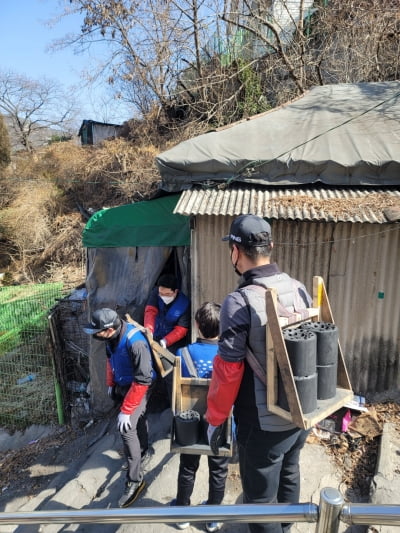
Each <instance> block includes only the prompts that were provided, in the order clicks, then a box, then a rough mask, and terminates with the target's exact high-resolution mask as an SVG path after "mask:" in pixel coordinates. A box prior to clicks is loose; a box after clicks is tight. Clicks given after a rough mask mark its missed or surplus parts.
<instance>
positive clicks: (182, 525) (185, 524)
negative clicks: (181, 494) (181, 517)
mask: <svg viewBox="0 0 400 533" xmlns="http://www.w3.org/2000/svg"><path fill="white" fill-rule="evenodd" d="M174 505H176V499H173V500H172V501H171V502H170V506H171V507H173V506H174ZM175 525H176V527H177V528H178V529H186V528H188V527H189V526H190V522H179V523H176V524H175Z"/></svg>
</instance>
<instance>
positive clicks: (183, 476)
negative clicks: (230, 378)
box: [171, 302, 229, 533]
mask: <svg viewBox="0 0 400 533" xmlns="http://www.w3.org/2000/svg"><path fill="white" fill-rule="evenodd" d="M220 309H221V306H220V305H219V304H216V303H214V302H207V303H204V304H203V305H202V306H201V307H200V308H199V309H198V310H197V312H196V315H195V321H196V327H197V329H198V333H199V336H198V338H197V340H196V342H194V343H193V344H189V345H188V346H185V347H184V348H180V349H179V350H178V351H177V353H176V355H177V356H179V357H180V358H181V371H182V377H199V378H207V379H209V378H211V371H212V362H213V359H214V357H215V355H216V354H217V350H218V334H219V314H220ZM207 460H208V469H209V491H208V499H207V501H205V502H204V504H207V505H220V504H221V503H222V500H223V498H224V493H225V484H226V478H227V475H228V465H229V457H220V456H218V457H217V456H211V455H208V456H207ZM199 464H200V455H191V454H181V455H180V462H179V473H178V490H177V496H176V498H175V499H174V500H173V501H172V502H171V505H190V497H191V495H192V493H193V488H194V482H195V478H196V472H197V470H198V468H199ZM189 525H190V524H189V522H183V523H180V524H176V526H177V527H178V528H179V529H185V528H187V527H189ZM221 527H222V523H220V522H208V523H207V524H206V529H207V531H209V532H210V533H212V532H213V531H218V530H219V529H220V528H221Z"/></svg>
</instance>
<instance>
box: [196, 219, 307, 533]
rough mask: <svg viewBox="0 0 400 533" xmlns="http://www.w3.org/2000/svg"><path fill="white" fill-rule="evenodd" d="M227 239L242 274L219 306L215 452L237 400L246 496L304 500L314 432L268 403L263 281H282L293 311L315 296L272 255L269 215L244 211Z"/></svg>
mask: <svg viewBox="0 0 400 533" xmlns="http://www.w3.org/2000/svg"><path fill="white" fill-rule="evenodd" d="M223 240H226V241H229V251H230V257H231V261H232V265H233V267H234V269H235V272H236V273H237V274H239V275H241V276H242V277H241V279H240V284H239V287H238V288H237V289H236V290H235V291H234V292H232V293H230V294H229V295H228V296H227V297H226V298H225V300H224V302H223V304H222V308H221V316H220V340H219V343H218V354H217V355H216V357H215V359H214V361H213V372H212V378H211V384H210V388H209V392H208V398H207V412H206V418H207V421H208V423H209V429H208V437H209V442H210V445H211V448H212V450H213V452H214V453H215V454H217V453H218V445H219V439H220V438H221V437H222V433H223V423H224V422H225V420H226V419H227V418H228V416H229V413H230V410H231V408H232V405H233V406H234V411H233V413H234V418H235V422H236V425H237V443H238V451H239V465H240V475H241V481H242V487H243V503H298V501H299V495H300V472H299V458H300V450H301V448H302V447H303V445H304V443H305V440H306V438H307V434H308V432H307V431H305V430H303V429H299V428H297V427H296V426H294V425H293V424H292V423H291V422H289V421H288V420H285V419H283V418H281V417H279V416H278V415H275V414H273V413H271V412H270V411H269V410H268V409H267V405H266V383H265V366H266V335H265V325H266V322H267V316H266V310H265V289H266V288H268V287H274V288H276V290H277V293H278V300H279V302H280V304H281V305H282V306H283V307H285V309H286V311H287V312H289V313H291V312H300V313H301V312H302V311H303V310H304V309H306V308H307V307H310V306H311V304H312V300H311V297H310V296H309V294H308V292H307V290H306V289H305V287H304V285H303V284H302V283H300V282H298V281H297V280H294V279H293V278H291V277H290V276H289V275H288V274H285V273H283V272H281V271H280V270H279V268H278V266H277V264H276V263H271V261H270V256H271V251H272V248H273V243H272V240H271V227H270V225H269V224H268V222H266V221H265V220H264V219H263V218H260V217H258V216H255V215H241V216H239V217H238V218H236V219H235V220H234V221H233V223H232V225H231V228H230V232H229V235H227V236H226V237H224V238H223ZM263 289H264V290H263ZM249 352H250V353H251V357H250V355H249ZM260 367H261V368H263V369H264V371H263V375H262V372H261V373H260V372H259V368H260ZM263 376H264V377H263ZM290 525H291V524H280V523H270V524H249V530H250V532H251V533H283V532H284V533H286V532H288V531H289V529H290Z"/></svg>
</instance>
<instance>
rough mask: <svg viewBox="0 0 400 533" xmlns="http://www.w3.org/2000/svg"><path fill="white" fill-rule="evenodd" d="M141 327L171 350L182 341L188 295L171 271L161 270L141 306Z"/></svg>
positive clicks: (186, 329)
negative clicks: (142, 319) (144, 302)
mask: <svg viewBox="0 0 400 533" xmlns="http://www.w3.org/2000/svg"><path fill="white" fill-rule="evenodd" d="M143 325H144V327H145V328H146V329H147V330H148V331H150V332H151V333H152V335H153V338H154V340H155V341H157V342H159V343H160V344H161V346H162V347H163V348H168V350H170V351H171V352H173V353H175V352H176V350H177V349H178V348H179V347H180V346H181V345H184V344H185V337H186V334H187V332H188V331H189V325H190V305H189V299H188V298H187V296H185V295H184V294H183V292H181V291H180V290H179V289H178V280H177V279H176V277H175V276H174V275H172V274H162V275H161V276H160V278H159V279H158V282H157V286H156V287H155V288H154V289H153V290H152V291H151V293H150V297H149V299H148V301H147V304H146V307H145V310H144V324H143Z"/></svg>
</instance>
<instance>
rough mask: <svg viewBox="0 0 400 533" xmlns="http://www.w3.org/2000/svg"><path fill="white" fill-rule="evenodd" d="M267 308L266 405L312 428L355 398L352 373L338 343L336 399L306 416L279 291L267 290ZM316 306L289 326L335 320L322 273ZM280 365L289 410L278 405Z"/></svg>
mask: <svg viewBox="0 0 400 533" xmlns="http://www.w3.org/2000/svg"><path fill="white" fill-rule="evenodd" d="M265 299H266V310H267V317H268V324H267V328H266V335H267V347H268V348H267V354H266V356H267V367H266V368H267V376H266V382H267V406H268V409H269V410H270V411H271V412H272V413H275V414H277V415H279V416H280V417H282V418H284V419H285V420H289V421H291V422H292V423H293V424H295V425H296V426H297V427H300V428H303V429H309V428H311V427H312V426H314V425H315V424H317V423H318V422H320V421H321V420H323V419H324V418H326V417H327V416H329V415H331V414H332V413H334V412H335V411H337V410H338V409H340V408H341V407H343V406H344V405H345V404H346V403H347V402H349V401H350V400H351V399H352V398H353V391H352V389H351V385H350V380H349V376H348V373H347V369H346V365H345V361H344V357H343V353H342V350H341V347H340V342H339V346H338V374H337V388H336V395H335V397H334V398H331V399H329V400H318V401H317V408H316V409H315V410H314V411H312V412H311V413H307V415H305V414H304V413H303V411H302V408H301V405H300V401H299V397H298V394H297V389H296V385H295V381H294V377H293V373H292V369H291V365H290V361H289V356H288V353H287V350H286V345H285V341H284V339H283V335H282V328H285V327H287V326H288V325H289V324H288V320H287V319H286V318H283V319H282V318H281V317H279V316H278V312H277V306H276V299H277V296H276V291H275V290H274V289H268V290H267V292H266V296H265ZM313 306H314V307H313V308H311V309H309V317H308V318H306V319H301V317H300V316H299V317H298V319H299V320H297V321H295V322H294V323H293V322H292V323H290V327H296V325H300V324H301V323H303V322H306V321H322V322H331V323H334V320H333V316H332V310H331V307H330V304H329V300H328V295H327V293H326V289H325V284H324V281H323V279H322V278H321V277H320V276H314V278H313ZM278 368H279V371H280V373H281V378H282V381H283V386H284V389H285V393H286V396H287V400H288V404H289V409H290V410H289V411H287V410H286V409H283V408H282V407H280V406H279V405H278Z"/></svg>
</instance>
